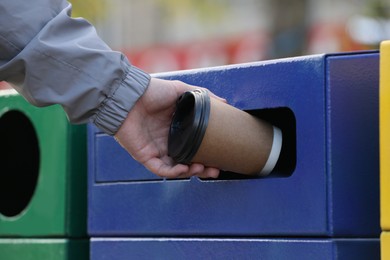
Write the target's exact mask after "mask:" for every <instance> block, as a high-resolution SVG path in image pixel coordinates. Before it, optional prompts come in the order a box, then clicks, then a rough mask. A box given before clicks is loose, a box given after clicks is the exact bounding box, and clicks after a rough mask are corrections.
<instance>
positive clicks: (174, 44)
mask: <svg viewBox="0 0 390 260" xmlns="http://www.w3.org/2000/svg"><path fill="white" fill-rule="evenodd" d="M70 2H71V3H72V4H73V16H74V17H80V16H81V17H84V18H86V19H88V20H89V21H90V22H91V23H92V24H94V25H95V26H96V28H97V31H98V33H99V35H100V36H101V38H102V39H103V40H104V41H106V42H107V44H108V45H109V46H110V47H111V48H113V49H114V50H119V51H122V52H124V53H125V54H126V55H127V56H128V57H129V59H130V61H131V62H132V63H133V64H134V65H135V66H138V67H140V68H142V69H143V70H145V71H147V72H149V73H154V72H162V71H172V70H181V69H192V68H200V67H209V66H218V65H226V64H236V63H243V62H251V61H259V60H268V59H275V58H283V57H290V56H300V55H307V54H318V53H329V52H346V51H357V50H367V49H378V47H379V43H380V42H381V41H382V40H385V39H390V1H389V0H70ZM3 85H4V83H3ZM0 88H1V86H0Z"/></svg>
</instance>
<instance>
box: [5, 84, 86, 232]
mask: <svg viewBox="0 0 390 260" xmlns="http://www.w3.org/2000/svg"><path fill="white" fill-rule="evenodd" d="M85 129H86V127H85V125H79V126H73V125H70V124H69V123H68V120H67V118H66V115H65V113H64V111H63V110H62V108H61V107H60V106H57V105H55V106H50V107H45V108H37V107H34V106H32V105H31V104H29V103H28V102H26V101H25V100H24V99H23V98H22V97H21V96H20V95H18V94H17V93H16V92H15V91H13V90H1V91H0V144H1V145H0V237H15V236H18V237H64V238H65V237H82V236H85V234H86V165H87V163H86V141H85V138H86V130H85Z"/></svg>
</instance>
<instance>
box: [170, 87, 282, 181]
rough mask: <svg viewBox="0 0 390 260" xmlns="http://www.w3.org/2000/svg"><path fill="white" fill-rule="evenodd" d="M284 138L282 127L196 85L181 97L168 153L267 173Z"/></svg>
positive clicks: (244, 171) (230, 168)
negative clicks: (230, 103) (219, 98)
mask: <svg viewBox="0 0 390 260" xmlns="http://www.w3.org/2000/svg"><path fill="white" fill-rule="evenodd" d="M282 140H283V138H282V132H281V130H280V129H279V128H277V127H275V126H273V125H271V124H270V123H268V122H266V121H264V120H262V119H259V118H256V117H254V116H252V115H250V114H249V113H247V112H245V111H242V110H240V109H237V108H235V107H233V106H231V105H229V104H226V103H224V102H222V101H220V100H217V99H215V98H212V97H211V98H210V96H209V95H208V92H207V91H206V90H203V89H196V90H194V91H188V92H185V93H184V94H183V95H181V96H180V97H179V99H178V100H177V106H176V111H175V113H174V116H173V119H172V123H171V127H170V131H169V136H168V153H169V155H170V156H171V157H172V158H173V159H174V160H175V161H176V162H177V163H184V164H191V163H201V164H203V165H205V166H208V167H215V168H218V169H221V170H224V171H230V172H235V173H240V174H246V175H258V176H266V175H268V174H269V173H271V172H272V170H273V169H274V167H275V165H276V163H277V161H278V159H279V155H280V152H281V147H282Z"/></svg>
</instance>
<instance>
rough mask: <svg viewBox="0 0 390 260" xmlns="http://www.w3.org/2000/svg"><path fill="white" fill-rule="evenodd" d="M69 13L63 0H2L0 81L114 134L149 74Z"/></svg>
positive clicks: (37, 102) (33, 100)
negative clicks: (110, 46) (61, 107)
mask: <svg viewBox="0 0 390 260" xmlns="http://www.w3.org/2000/svg"><path fill="white" fill-rule="evenodd" d="M70 13H71V5H70V4H68V3H67V2H66V1H62V0H34V1H25V0H1V1H0V25H1V26H0V81H1V80H4V81H7V82H9V83H11V84H12V85H13V86H14V88H15V89H16V90H17V91H18V92H19V93H21V95H23V96H24V97H25V98H26V99H27V100H28V101H29V102H30V103H32V104H34V105H36V106H47V105H51V104H61V105H62V106H63V108H64V110H65V111H66V113H67V115H68V117H69V119H70V121H71V122H72V123H84V122H87V121H91V122H93V123H94V124H95V125H97V126H98V127H99V128H101V129H102V130H103V131H105V132H106V133H108V134H111V135H112V134H115V133H116V131H117V130H118V128H119V127H120V125H121V123H122V122H123V120H124V119H125V118H126V116H127V113H128V111H129V110H130V109H131V108H132V106H133V105H134V104H135V102H136V101H137V100H138V98H139V97H140V96H141V95H142V94H143V93H144V92H145V90H146V88H147V86H148V84H149V81H150V76H149V75H148V74H146V73H145V72H143V71H141V70H140V69H138V68H136V67H134V66H132V65H131V64H130V63H129V61H128V60H127V59H126V57H125V56H124V55H123V54H122V53H120V52H115V51H113V50H111V49H110V48H109V47H108V46H107V45H106V44H105V43H104V42H103V41H102V40H101V39H100V38H99V37H98V35H97V34H96V31H95V29H94V27H93V26H92V25H91V24H89V23H88V22H87V21H85V20H84V19H80V18H77V19H74V18H70Z"/></svg>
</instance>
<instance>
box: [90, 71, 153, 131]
mask: <svg viewBox="0 0 390 260" xmlns="http://www.w3.org/2000/svg"><path fill="white" fill-rule="evenodd" d="M150 78H151V77H150V75H149V74H147V73H146V72H144V71H142V70H140V69H139V68H137V67H134V66H130V68H129V71H128V72H127V73H126V76H125V78H124V79H123V80H122V82H121V84H120V85H119V87H118V88H117V89H116V90H115V92H114V93H113V94H112V95H111V96H109V97H107V98H106V100H104V102H103V105H102V106H101V107H100V108H99V111H98V113H96V116H95V117H94V118H93V119H92V120H93V123H94V124H95V125H96V126H97V127H98V128H100V129H101V130H103V131H104V132H105V133H107V134H109V135H114V134H115V133H116V132H117V131H118V129H119V128H120V126H121V125H122V123H123V121H124V120H125V119H126V117H127V114H128V113H129V111H130V110H131V109H132V108H133V106H134V104H135V102H137V100H138V99H139V98H140V97H141V96H142V94H143V93H144V92H145V90H146V88H147V87H148V85H149V82H150Z"/></svg>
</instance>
